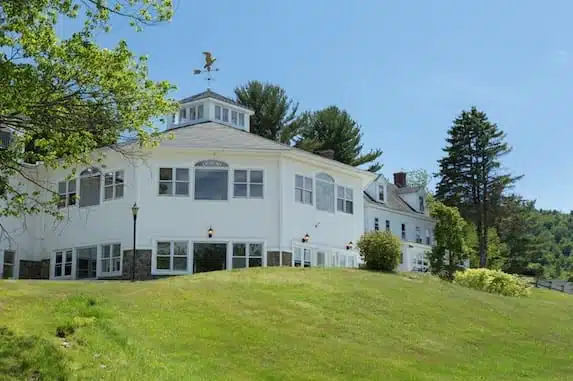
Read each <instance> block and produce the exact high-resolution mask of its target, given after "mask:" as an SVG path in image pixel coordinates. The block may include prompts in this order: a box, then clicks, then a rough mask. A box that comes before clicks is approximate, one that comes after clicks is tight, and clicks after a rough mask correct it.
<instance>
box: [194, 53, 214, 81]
mask: <svg viewBox="0 0 573 381" xmlns="http://www.w3.org/2000/svg"><path fill="white" fill-rule="evenodd" d="M203 55H204V56H205V65H203V69H194V70H193V74H195V75H197V74H202V73H207V78H206V79H207V83H209V87H208V88H210V85H211V81H212V80H213V75H212V72H214V71H219V69H218V68H213V64H214V63H215V61H217V59H216V58H215V57H213V55H212V54H211V52H203Z"/></svg>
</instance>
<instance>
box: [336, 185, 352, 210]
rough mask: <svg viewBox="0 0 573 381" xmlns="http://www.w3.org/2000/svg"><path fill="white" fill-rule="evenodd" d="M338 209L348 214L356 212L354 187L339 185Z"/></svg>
mask: <svg viewBox="0 0 573 381" xmlns="http://www.w3.org/2000/svg"><path fill="white" fill-rule="evenodd" d="M336 189H337V192H336V193H337V197H336V210H338V211H339V212H344V213H348V214H353V213H354V202H353V196H352V188H347V187H343V186H337V187H336Z"/></svg>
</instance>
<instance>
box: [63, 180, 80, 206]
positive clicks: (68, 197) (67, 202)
mask: <svg viewBox="0 0 573 381" xmlns="http://www.w3.org/2000/svg"><path fill="white" fill-rule="evenodd" d="M76 180H77V179H76V178H73V179H70V180H63V181H59V182H58V195H59V197H60V200H59V201H58V209H62V208H67V207H69V206H77V205H78V200H77V197H78V183H77V181H76ZM62 184H63V185H64V187H65V189H66V191H65V192H64V193H61V192H60V185H62ZM71 184H73V187H74V191H73V192H72V191H71V190H70V185H71ZM72 195H73V196H72ZM62 196H64V203H63V205H62V204H61V201H62ZM72 200H73V201H72Z"/></svg>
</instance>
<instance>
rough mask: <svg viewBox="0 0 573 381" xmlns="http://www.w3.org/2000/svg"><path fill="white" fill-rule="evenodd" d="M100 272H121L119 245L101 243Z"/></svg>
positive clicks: (104, 273) (105, 273) (103, 273)
mask: <svg viewBox="0 0 573 381" xmlns="http://www.w3.org/2000/svg"><path fill="white" fill-rule="evenodd" d="M100 262H101V270H100V271H101V274H102V275H112V274H121V245H120V244H119V243H114V244H110V245H101V261H100Z"/></svg>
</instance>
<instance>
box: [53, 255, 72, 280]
mask: <svg viewBox="0 0 573 381" xmlns="http://www.w3.org/2000/svg"><path fill="white" fill-rule="evenodd" d="M58 253H60V254H61V255H62V262H61V264H60V266H59V267H61V269H62V271H61V273H60V274H61V275H60V276H57V275H56V268H57V267H58V263H57V262H56V259H57V257H58ZM68 254H70V255H71V260H70V261H67V256H68ZM50 262H51V266H50V267H51V269H50V270H51V271H50V272H51V275H52V276H51V278H52V279H74V277H75V272H76V255H75V249H73V248H66V249H59V250H54V252H53V254H52V260H51V261H50ZM68 263H69V264H70V272H71V273H70V275H65V268H66V264H68Z"/></svg>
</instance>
